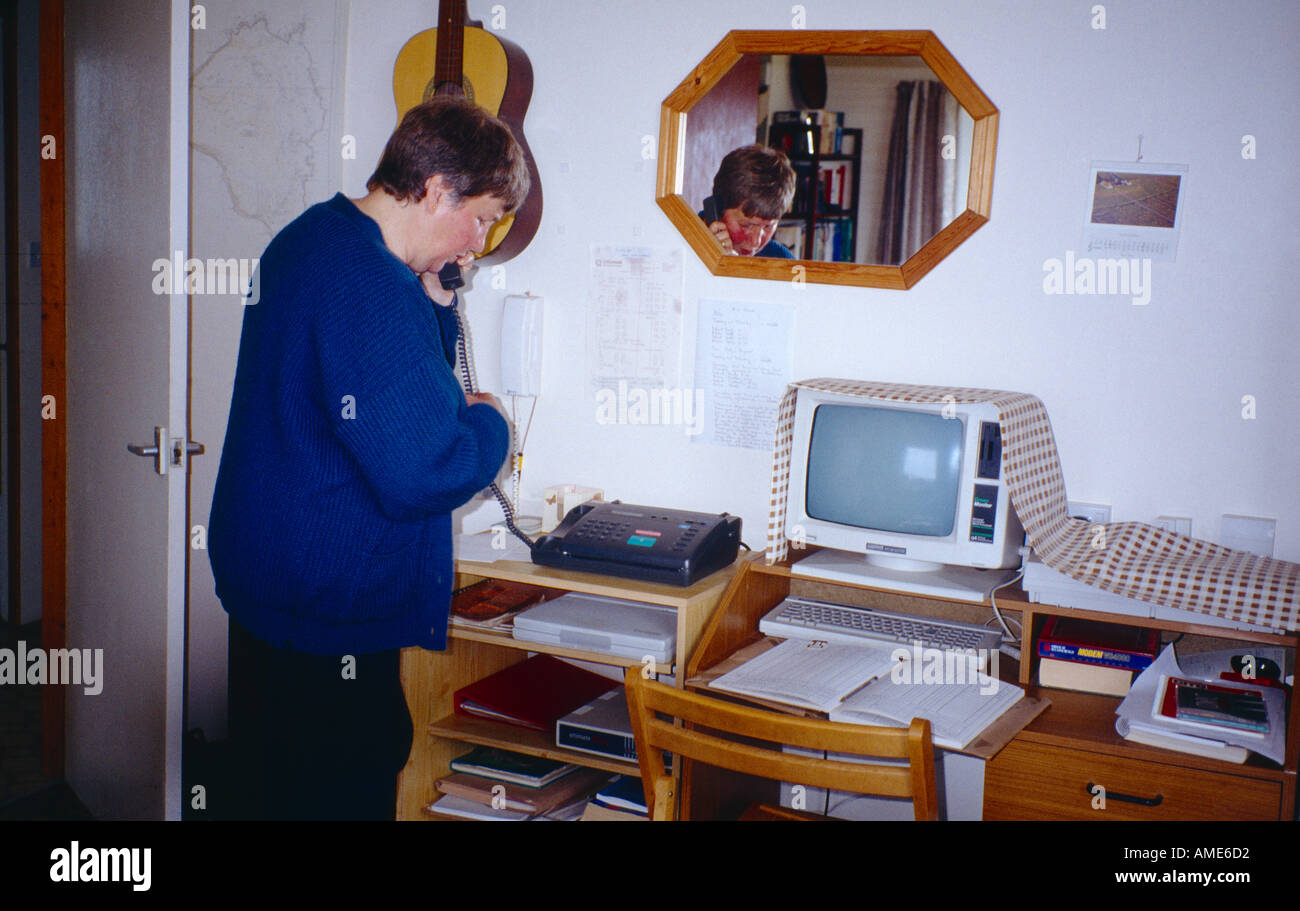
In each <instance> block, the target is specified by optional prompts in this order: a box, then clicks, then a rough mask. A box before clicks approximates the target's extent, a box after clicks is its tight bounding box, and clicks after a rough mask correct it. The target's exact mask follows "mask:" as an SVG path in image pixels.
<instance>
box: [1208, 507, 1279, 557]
mask: <svg viewBox="0 0 1300 911" xmlns="http://www.w3.org/2000/svg"><path fill="white" fill-rule="evenodd" d="M1276 535H1277V519H1261V518H1260V517H1258V516H1230V515H1226V514H1225V515H1224V517H1223V519H1222V521H1221V522H1220V523H1219V543H1220V544H1222V545H1223V546H1224V547H1230V548H1232V549H1233V550H1245V551H1249V552H1250V553H1252V554H1258V555H1259V556H1261V557H1271V556H1273V539H1274V537H1276Z"/></svg>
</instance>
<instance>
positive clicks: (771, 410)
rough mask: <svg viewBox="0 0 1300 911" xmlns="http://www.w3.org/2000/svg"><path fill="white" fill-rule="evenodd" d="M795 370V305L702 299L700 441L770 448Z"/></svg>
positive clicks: (697, 356) (698, 353)
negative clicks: (782, 402) (785, 395)
mask: <svg viewBox="0 0 1300 911" xmlns="http://www.w3.org/2000/svg"><path fill="white" fill-rule="evenodd" d="M793 372H794V310H793V308H791V307H788V306H786V305H784V304H754V303H738V302H734V301H710V300H702V301H700V318H699V329H698V333H697V337H696V344H695V386H696V388H697V389H698V390H699V391H700V397H701V399H702V402H703V405H702V408H701V417H702V424H703V431H702V432H701V433H700V434H699V435H698V436H696V437H694V438H693V439H694V440H695V442H698V443H712V444H714V445H717V446H735V447H738V448H743V449H758V450H764V451H770V450H771V448H772V437H773V434H774V432H775V431H776V411H777V407H778V405H779V404H780V402H781V396H782V395H784V394H785V387H786V384H787V383H789V382H790V380H791V379H792V374H793Z"/></svg>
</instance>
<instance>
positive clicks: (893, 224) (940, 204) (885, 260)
mask: <svg viewBox="0 0 1300 911" xmlns="http://www.w3.org/2000/svg"><path fill="white" fill-rule="evenodd" d="M897 93H898V94H897V100H896V101H895V107H894V122H893V127H892V129H891V130H890V134H889V155H888V158H887V159H886V162H887V164H886V171H885V182H884V190H883V200H882V203H881V208H880V224H879V231H878V237H879V241H878V243H877V244H876V258H875V262H877V263H881V264H884V265H891V266H896V265H901V264H902V263H904V262H906V261H907V259H908V257H910V256H911V255H912V254H914V253H915V252H916V251H917V250H920V249H921V247H922V246H924V245H925V243H926V241H928V240H929V239H930V238H931V237H933V236H934V235H935V234H937V233H939V231H940V229H942V228H943V226H944V225H946V224H948V222H950V221H952V220H953V218H954V217H956V215H957V212H959V211H960V209H959V207H958V196H957V192H958V178H957V171H958V168H957V155H956V141H955V137H956V135H957V127H958V123H957V114H958V111H959V110H960V107H961V106H960V105H959V104H957V100H956V99H955V98H953V97H952V95H951V94H949V92H948V90H947V89H946V88H944V86H943V83H941V82H938V81H936V80H925V81H921V80H918V81H914V82H900V83H899V84H898V88H897ZM944 137H950V139H949V140H945V138H944ZM945 145H949V146H950V148H949V149H947V150H945V149H944V146H945ZM945 151H947V152H948V154H945ZM962 202H963V203H964V200H962Z"/></svg>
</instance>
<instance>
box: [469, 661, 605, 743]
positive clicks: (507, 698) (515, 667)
mask: <svg viewBox="0 0 1300 911" xmlns="http://www.w3.org/2000/svg"><path fill="white" fill-rule="evenodd" d="M621 685H622V684H620V683H618V682H617V681H615V680H610V679H609V678H608V677H602V676H601V675H600V674H593V673H592V672H591V671H585V670H583V669H582V668H580V667H575V666H574V665H572V664H569V663H568V662H567V661H561V660H560V659H559V658H553V657H551V656H550V655H534V656H533V657H531V658H529V659H528V660H527V661H521V662H519V663H518V664H512V665H511V666H510V667H508V668H506V669H505V670H502V671H497V672H496V673H495V674H493V675H492V676H490V677H484V678H483V679H482V680H478V681H475V682H474V683H471V684H470V685H469V686H466V687H462V688H461V689H459V690H457V691H456V693H455V697H454V698H455V703H454V704H455V711H456V714H457V715H470V716H474V717H478V718H488V719H491V720H493V721H500V722H502V723H504V724H513V725H516V726H518V727H523V728H529V729H530V730H534V731H549V730H554V728H555V722H556V721H557V720H558V719H559V718H560V717H562V716H564V715H567V714H569V712H572V711H573V710H574V709H577V708H580V707H582V706H584V705H586V704H587V703H588V702H590V701H591V700H593V699H595V698H596V697H597V696H600V695H602V694H603V693H606V692H608V691H609V690H612V689H614V688H615V687H617V686H621Z"/></svg>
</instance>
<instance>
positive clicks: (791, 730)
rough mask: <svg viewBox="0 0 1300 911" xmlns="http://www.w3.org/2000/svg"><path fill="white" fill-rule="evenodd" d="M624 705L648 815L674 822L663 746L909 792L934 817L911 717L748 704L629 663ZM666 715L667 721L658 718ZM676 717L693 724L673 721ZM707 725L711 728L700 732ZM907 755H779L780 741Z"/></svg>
mask: <svg viewBox="0 0 1300 911" xmlns="http://www.w3.org/2000/svg"><path fill="white" fill-rule="evenodd" d="M626 684H627V704H628V711H629V714H630V715H631V719H632V730H633V732H634V734H635V736H636V754H637V758H638V762H639V764H640V766H641V783H642V786H643V787H644V788H645V796H646V805H647V806H648V807H649V808H650V810H651V813H650V818H651V819H676V818H677V794H676V781H675V780H674V779H673V777H672V775H670V774H668V772H667V770H666V769H665V767H664V761H663V751H664V750H667V751H668V752H670V753H673V754H674V755H675V756H679V757H685V758H687V759H692V760H695V761H698V762H702V763H706V764H708V765H713V766H718V767H720V768H724V769H732V770H734V771H739V772H745V773H747V774H750V775H756V776H758V777H760V778H768V779H773V780H776V781H789V782H794V783H798V784H803V785H807V786H812V787H819V788H828V789H832V790H837V791H851V792H853V793H857V794H875V795H883V796H889V797H910V798H912V807H913V812H914V813H915V816H916V818H917V819H919V820H933V819H938V818H939V810H938V798H937V795H936V793H935V781H934V744H933V742H932V740H931V736H930V722H929V721H926V720H925V719H923V718H914V719H913V720H912V724H911V726H910V727H908V728H892V727H874V726H867V725H859V724H843V723H840V722H834V721H821V720H819V719H814V718H799V717H795V716H791V715H782V714H779V713H777V712H770V711H765V710H762V709H756V708H749V707H747V706H742V705H736V704H734V703H730V702H724V701H722V700H720V699H713V698H710V697H708V696H701V695H699V694H697V693H688V692H685V691H683V690H679V689H676V688H674V687H670V686H666V685H665V684H662V683H658V682H656V681H653V680H647V679H644V678H643V677H642V676H641V669H640V668H639V667H632V668H628V671H627V676H626ZM656 713H658V714H660V715H666V716H668V720H664V719H661V718H658V717H656ZM673 719H681V720H682V721H684V722H686V723H687V724H689V725H692V728H690V729H688V728H686V727H683V726H679V725H677V724H675V723H674V721H673ZM705 728H707V729H709V730H708V731H706V730H703V729H705ZM710 731H716V732H725V733H728V734H733V735H737V736H740V737H747V738H752V739H755V740H763V741H767V742H769V743H774V744H776V745H777V746H776V748H775V749H772V748H766V747H763V746H754V745H750V744H747V743H737V742H735V741H731V740H727V739H724V738H723V737H720V736H717V734H715V733H710ZM781 744H789V745H791V746H798V747H807V748H810V749H814V750H818V751H821V750H829V751H831V752H836V753H851V754H854V755H859V756H868V757H877V758H879V757H883V758H891V759H906V760H907V761H908V764H907V765H905V766H904V765H883V764H879V763H875V764H872V763H867V764H861V763H856V762H845V761H841V760H835V759H822V758H820V757H809V756H799V755H794V754H790V753H783V752H781V748H780V745H781Z"/></svg>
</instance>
